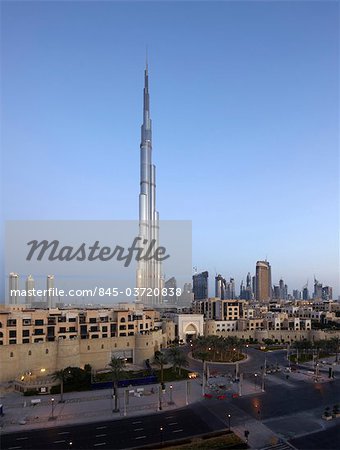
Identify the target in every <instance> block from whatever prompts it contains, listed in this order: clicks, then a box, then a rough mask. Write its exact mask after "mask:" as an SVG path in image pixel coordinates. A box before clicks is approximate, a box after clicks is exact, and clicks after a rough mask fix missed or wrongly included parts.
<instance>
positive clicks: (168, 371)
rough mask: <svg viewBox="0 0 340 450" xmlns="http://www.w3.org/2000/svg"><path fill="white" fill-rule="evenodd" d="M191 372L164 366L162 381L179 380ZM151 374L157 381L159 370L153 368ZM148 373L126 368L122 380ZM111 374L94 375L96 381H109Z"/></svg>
mask: <svg viewBox="0 0 340 450" xmlns="http://www.w3.org/2000/svg"><path fill="white" fill-rule="evenodd" d="M189 373H192V371H190V370H187V369H181V373H180V374H179V373H178V372H175V371H174V370H173V369H172V367H169V368H164V370H163V376H164V382H169V381H179V380H186V379H188V374H189ZM153 374H154V375H155V376H156V377H157V379H158V381H160V370H159V369H156V370H154V372H153ZM149 375H150V372H149V371H148V370H138V371H132V370H127V371H125V372H124V374H123V375H122V377H121V379H122V380H133V379H135V378H143V377H147V376H149ZM111 380H112V375H111V372H106V373H99V374H97V375H96V382H99V381H111Z"/></svg>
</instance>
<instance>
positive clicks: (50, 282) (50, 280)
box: [46, 275, 55, 308]
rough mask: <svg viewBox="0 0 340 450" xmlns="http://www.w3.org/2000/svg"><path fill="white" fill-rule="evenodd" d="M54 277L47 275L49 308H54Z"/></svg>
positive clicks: (47, 302)
mask: <svg viewBox="0 0 340 450" xmlns="http://www.w3.org/2000/svg"><path fill="white" fill-rule="evenodd" d="M54 287H55V285H54V275H47V278H46V289H47V294H46V304H47V307H48V308H52V307H53V305H54V300H55V299H54V295H53V289H54Z"/></svg>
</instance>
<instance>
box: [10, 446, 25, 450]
mask: <svg viewBox="0 0 340 450" xmlns="http://www.w3.org/2000/svg"><path fill="white" fill-rule="evenodd" d="M15 448H22V447H8V450H14V449H15Z"/></svg>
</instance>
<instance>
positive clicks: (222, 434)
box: [136, 430, 249, 450]
mask: <svg viewBox="0 0 340 450" xmlns="http://www.w3.org/2000/svg"><path fill="white" fill-rule="evenodd" d="M136 448H137V447H136ZM138 448H139V449H140V450H143V449H145V450H147V449H150V450H151V449H154V450H156V449H157V450H159V449H160V448H166V449H168V450H177V449H182V450H206V449H209V450H210V449H213V450H222V449H229V450H237V449H246V448H249V447H248V445H247V444H246V443H245V442H244V441H242V439H240V438H239V437H238V436H236V434H234V433H233V432H231V431H228V430H227V431H225V430H223V431H216V432H213V433H206V434H203V435H199V436H194V437H192V438H188V439H180V440H176V441H165V442H163V443H162V445H160V443H157V444H150V445H146V446H143V447H138Z"/></svg>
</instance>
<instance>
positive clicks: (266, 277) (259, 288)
mask: <svg viewBox="0 0 340 450" xmlns="http://www.w3.org/2000/svg"><path fill="white" fill-rule="evenodd" d="M255 277H256V279H255V288H256V295H255V298H256V300H257V301H258V302H269V300H270V299H271V298H272V281H271V280H272V277H271V267H270V264H269V262H268V261H257V263H256V275H255Z"/></svg>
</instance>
